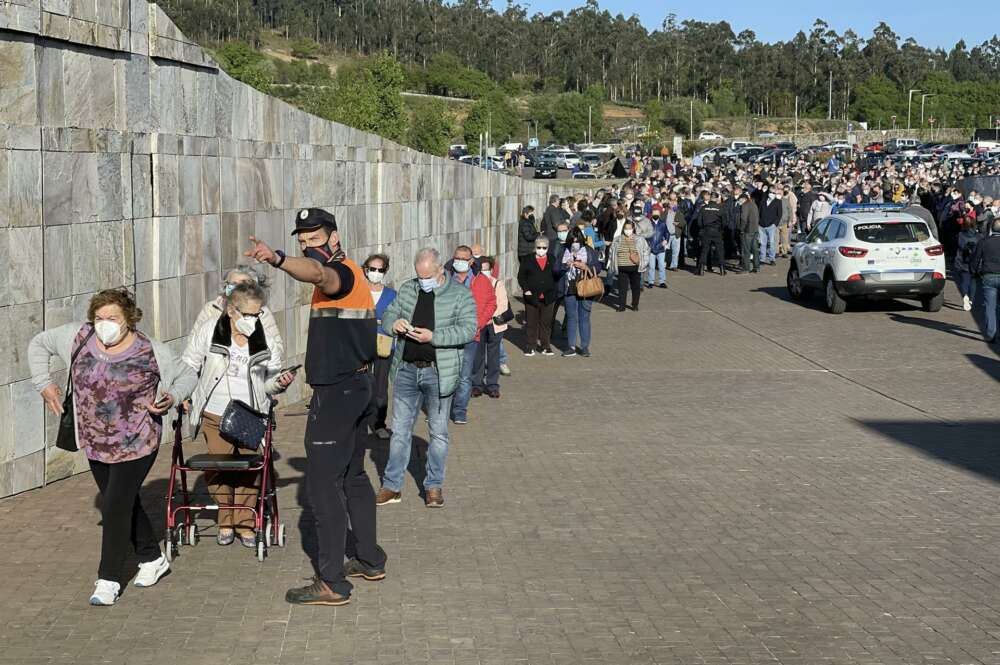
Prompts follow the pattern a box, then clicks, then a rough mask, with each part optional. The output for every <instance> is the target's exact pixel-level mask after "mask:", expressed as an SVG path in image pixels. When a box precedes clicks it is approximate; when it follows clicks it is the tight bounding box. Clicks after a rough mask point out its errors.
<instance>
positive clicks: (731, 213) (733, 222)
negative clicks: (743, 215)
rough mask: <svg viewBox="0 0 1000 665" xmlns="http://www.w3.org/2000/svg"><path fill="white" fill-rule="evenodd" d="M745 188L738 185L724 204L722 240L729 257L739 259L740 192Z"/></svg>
mask: <svg viewBox="0 0 1000 665" xmlns="http://www.w3.org/2000/svg"><path fill="white" fill-rule="evenodd" d="M742 191H743V188H742V187H740V186H739V185H737V186H736V187H734V188H733V191H732V193H730V194H729V196H728V197H727V198H726V200H725V202H723V204H722V222H723V223H722V240H723V244H724V245H725V247H726V258H727V259H738V258H739V256H740V244H739V241H738V238H737V229H738V228H739V225H740V203H739V200H738V199H739V198H740V193H742Z"/></svg>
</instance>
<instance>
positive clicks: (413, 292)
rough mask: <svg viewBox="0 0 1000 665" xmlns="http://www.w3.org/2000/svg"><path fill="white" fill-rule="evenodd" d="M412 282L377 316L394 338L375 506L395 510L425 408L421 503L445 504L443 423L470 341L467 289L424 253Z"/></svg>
mask: <svg viewBox="0 0 1000 665" xmlns="http://www.w3.org/2000/svg"><path fill="white" fill-rule="evenodd" d="M413 265H414V268H415V269H416V272H417V278H416V279H411V280H410V281H408V282H406V283H405V284H403V285H402V286H400V288H399V293H398V295H397V296H396V299H395V300H393V301H392V303H391V304H390V305H389V307H388V308H386V310H385V313H384V314H383V315H382V327H383V329H384V330H392V332H393V333H394V334H396V335H397V336H398V337H399V338H400V339H401V343H399V344H396V350H395V352H394V354H393V358H392V368H391V369H390V370H389V372H390V374H389V375H390V377H391V380H392V382H393V398H392V440H391V441H390V442H389V462H388V464H386V467H385V474H384V477H383V479H382V489H381V490H379V493H378V496H376V497H375V503H376V504H377V505H379V506H384V505H386V504H388V503H399V501H400V499H401V497H402V491H403V476H404V474H405V472H406V469H407V467H408V466H409V464H410V448H411V446H412V438H413V425H414V423H415V422H416V421H417V416H419V415H420V408H421V405H423V407H424V410H425V411H426V413H427V422H428V424H429V428H430V439H431V440H430V445H429V447H428V449H427V477H426V478H425V479H424V492H425V494H424V503H425V504H426V505H427V507H428V508H440V507H441V506H443V505H444V494H443V493H442V489H441V488H442V486H443V485H444V467H445V460H446V459H447V458H448V416H449V414H450V413H451V400H452V398H453V397H454V395H455V389H456V388H457V387H458V379H459V375H460V374H461V369H462V362H463V353H462V349H463V348H464V346H465V345H466V344H468V343H469V342H471V341H472V340H473V339H474V338H475V337H476V332H477V319H476V301H475V300H473V298H472V292H471V291H470V290H469V289H468V287H466V286H463V285H462V284H459V283H458V282H456V281H455V280H453V279H448V278H447V277H446V276H445V273H444V267H443V266H442V264H441V255H440V254H439V253H438V251H437V250H436V249H433V248H430V247H427V248H424V249H421V250H420V251H419V252H417V256H416V258H415V259H414V261H413Z"/></svg>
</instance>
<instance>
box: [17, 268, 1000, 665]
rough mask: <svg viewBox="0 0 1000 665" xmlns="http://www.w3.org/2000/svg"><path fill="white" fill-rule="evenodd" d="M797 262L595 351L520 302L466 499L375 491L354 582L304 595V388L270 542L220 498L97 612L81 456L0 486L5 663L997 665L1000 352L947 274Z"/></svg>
mask: <svg viewBox="0 0 1000 665" xmlns="http://www.w3.org/2000/svg"><path fill="white" fill-rule="evenodd" d="M786 265H787V264H786V263H784V262H779V265H778V267H777V268H770V267H765V269H764V271H763V273H762V274H760V275H738V274H733V273H730V274H729V275H727V276H726V277H720V276H717V275H707V276H705V277H701V278H699V277H696V276H694V275H692V274H690V273H687V272H678V273H670V278H669V279H670V288H669V289H665V290H664V289H654V290H652V291H647V292H645V293H644V294H643V297H642V302H641V308H640V310H639V311H638V312H633V311H626V312H624V313H617V312H615V311H613V310H612V309H611V308H610V307H608V306H605V305H603V304H602V305H597V306H595V308H594V317H593V322H594V340H593V343H592V347H591V348H592V351H593V354H594V355H593V357H592V358H589V359H585V358H580V357H576V358H565V359H564V358H560V357H558V356H557V357H553V358H547V357H541V356H536V357H533V358H526V357H523V356H522V355H521V354H520V353H518V352H517V349H516V344H518V343H520V341H521V340H522V339H523V337H522V335H521V333H520V331H519V330H518V329H517V327H516V326H515V328H514V330H513V331H512V333H511V335H510V338H511V339H510V342H509V346H508V348H509V349H510V350H511V364H512V366H513V370H514V374H513V376H511V377H509V378H505V379H504V380H503V383H502V390H503V396H502V398H501V399H499V400H490V399H487V398H485V397H483V398H480V399H478V400H474V402H473V404H472V408H471V411H470V422H469V424H468V425H466V426H462V427H459V426H455V427H454V428H453V430H452V435H453V440H452V445H451V454H450V458H449V462H448V478H447V482H446V486H445V498H446V500H447V505H446V507H445V508H444V509H441V510H427V509H426V508H424V506H423V503H422V502H421V500H420V498H419V496H418V492H417V489H416V486H415V482H414V480H413V478H411V477H410V476H407V480H406V486H405V489H404V494H403V502H402V503H401V504H398V505H392V506H387V507H384V508H380V509H379V513H378V514H379V533H380V537H381V541H382V545H383V546H384V547H385V549H386V551H387V552H388V554H389V568H388V571H389V576H388V578H387V579H386V580H385V581H383V582H380V583H360V584H358V585H357V587H356V590H355V595H354V599H353V601H352V603H351V604H350V605H348V606H346V607H342V608H337V609H332V608H306V607H290V606H289V605H287V604H285V602H284V600H283V596H284V592H285V589H286V588H287V587H289V586H291V585H298V584H301V583H303V580H304V579H306V578H307V577H309V576H310V575H311V574H312V571H311V568H310V564H309V559H308V556H307V554H306V552H305V550H306V549H308V547H307V545H308V543H309V542H310V538H309V533H310V529H309V524H310V521H309V519H308V512H307V510H305V509H304V506H303V501H302V497H303V491H304V490H303V477H302V472H303V469H304V462H305V460H304V455H303V446H302V433H303V429H304V425H305V419H304V417H303V416H302V415H301V413H302V410H301V406H295V405H293V406H292V407H291V408H290V409H289V410H288V411H286V412H285V413H284V414H283V415H282V416H281V419H280V423H279V431H278V434H279V438H280V442H279V443H278V446H277V449H278V452H279V453H280V457H281V459H280V461H279V466H278V472H279V475H280V480H279V484H278V485H279V497H280V500H281V504H282V506H283V508H284V511H285V512H284V514H285V519H286V522H287V523H288V525H289V529H290V544H289V546H288V547H287V548H285V549H284V550H276V551H274V552H273V553H272V556H271V557H270V558H269V559H268V560H267V561H266V562H264V563H263V564H261V563H258V562H257V561H255V560H254V559H253V558H252V557H251V554H250V551H249V550H244V549H241V548H239V547H238V546H232V547H228V548H220V547H217V546H216V545H214V527H212V526H211V520H208V519H206V520H202V522H201V524H202V526H203V528H204V530H205V536H204V540H203V541H202V543H201V544H200V545H199V546H198V547H195V548H186V549H185V550H183V552H182V556H181V557H180V558H179V559H178V560H177V561H176V562H175V564H174V569H173V573H172V574H171V575H170V576H169V577H167V578H165V579H164V580H163V581H162V582H161V583H160V584H159V585H158V586H157V587H154V588H152V589H147V590H139V589H130V590H129V591H128V592H127V593H126V594H125V596H124V597H123V598H122V600H121V601H120V603H119V604H118V605H117V606H115V607H113V608H110V609H91V608H88V607H87V606H86V598H87V596H88V594H89V592H90V591H91V589H92V580H93V576H94V570H95V568H96V561H97V557H98V552H99V545H100V535H99V533H100V532H99V527H98V522H99V519H100V518H99V515H98V513H97V511H96V510H95V509H94V500H95V489H94V486H93V482H92V480H91V479H90V478H89V476H86V475H83V476H77V477H74V478H71V479H68V480H65V481H61V482H58V483H56V484H54V485H51V486H49V487H47V488H44V489H42V490H36V491H31V492H27V493H25V494H22V495H19V496H16V497H13V498H11V499H6V500H3V501H0V527H2V530H3V533H5V534H7V538H6V539H5V542H4V545H3V547H0V643H2V644H3V645H4V648H3V649H2V650H0V663H4V664H10V665H13V664H15V663H16V664H17V665H35V664H42V663H44V664H50V663H65V664H68V663H81V664H88V665H89V664H91V663H98V662H101V663H166V662H176V663H184V664H202V663H204V664H206V665H208V664H211V665H222V664H228V663H232V664H233V665H236V664H239V665H245V664H249V663H268V664H277V663H281V664H289V663H295V664H298V663H323V664H328V663H352V664H356V665H362V664H364V665H367V664H374V663H386V664H391V665H397V664H408V663H420V664H428V663H435V664H436V663H451V664H454V665H470V664H481V665H487V664H497V665H500V664H503V665H509V664H522V665H528V664H530V665H536V664H538V665H542V664H544V665H557V664H558V665H579V664H582V663H593V664H594V665H597V664H600V665H635V664H649V663H676V664H681V665H692V664H699V663H700V664H707V663H714V664H720V665H721V664H729V665H747V664H754V663H777V664H781V665H815V664H817V663H831V664H833V665H840V664H847V663H866V664H873V665H874V664H880V665H912V664H914V663H940V664H944V663H954V664H956V665H958V664H969V663H993V664H995V663H998V662H1000V604H998V599H1000V594H998V592H997V589H998V588H1000V564H998V556H997V553H998V551H1000V511H998V509H997V505H998V499H1000V492H998V485H997V483H998V480H1000V449H998V447H997V445H996V433H997V427H998V420H997V416H996V414H995V413H994V408H993V407H992V396H993V395H995V394H996V387H997V386H996V381H997V379H998V378H1000V360H998V357H997V354H996V353H995V351H994V350H993V349H992V348H990V347H988V346H987V345H985V344H984V343H983V342H982V341H981V338H980V337H979V335H978V331H977V329H976V326H975V323H974V322H973V321H972V319H971V318H970V316H969V315H968V314H967V313H965V312H963V311H961V309H960V308H959V307H957V305H956V301H957V294H956V293H955V291H954V290H953V289H952V288H951V287H949V291H948V303H947V305H946V307H945V309H944V310H942V311H941V312H939V313H936V314H929V313H925V312H923V311H921V310H920V309H919V308H917V307H916V306H912V305H910V304H907V303H902V302H891V303H882V304H876V305H867V306H859V307H854V308H851V309H849V310H848V312H847V313H845V314H843V315H840V316H834V315H830V314H827V313H825V312H824V311H823V310H822V308H821V304H820V302H819V301H818V300H817V301H815V302H812V301H811V302H807V303H805V304H798V303H792V302H789V301H788V300H787V299H786V296H785V292H784V287H783V280H784V269H785V266H786ZM515 309H517V307H516V306H515ZM416 436H417V439H416V442H417V444H418V453H420V452H421V451H422V450H423V446H424V445H425V442H426V437H427V433H426V429H425V426H424V425H423V423H420V425H419V426H418V428H417V432H416ZM369 443H370V444H371V445H372V447H373V450H372V461H371V462H370V473H371V474H372V476H373V477H376V474H377V468H378V467H379V465H381V464H382V463H384V459H385V455H386V450H385V447H384V445H382V444H380V443H379V442H377V441H371V442H369ZM194 448H195V447H194V446H192V449H194ZM165 452H166V451H164V453H165ZM166 461H167V455H166V454H161V456H160V459H159V460H158V462H157V465H156V468H155V470H154V472H153V475H152V477H151V479H150V480H149V481H148V483H147V486H146V488H145V490H144V500H145V502H146V505H147V506H148V507H149V508H150V509H151V510H153V512H154V513H156V517H155V519H157V520H162V505H163V504H162V495H163V492H164V471H165V462H166ZM413 470H414V471H419V463H418V464H416V465H414V467H413ZM304 543H306V545H304Z"/></svg>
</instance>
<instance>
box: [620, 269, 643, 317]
mask: <svg viewBox="0 0 1000 665" xmlns="http://www.w3.org/2000/svg"><path fill="white" fill-rule="evenodd" d="M627 288H631V289H632V309H635V308H636V307H638V306H639V294H640V293H642V279H640V275H639V267H638V266H619V267H618V309H619V310H623V309H625V296H627V295H628V293H627Z"/></svg>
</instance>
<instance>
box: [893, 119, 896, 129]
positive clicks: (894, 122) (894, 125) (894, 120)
mask: <svg viewBox="0 0 1000 665" xmlns="http://www.w3.org/2000/svg"><path fill="white" fill-rule="evenodd" d="M892 131H896V116H892Z"/></svg>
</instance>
